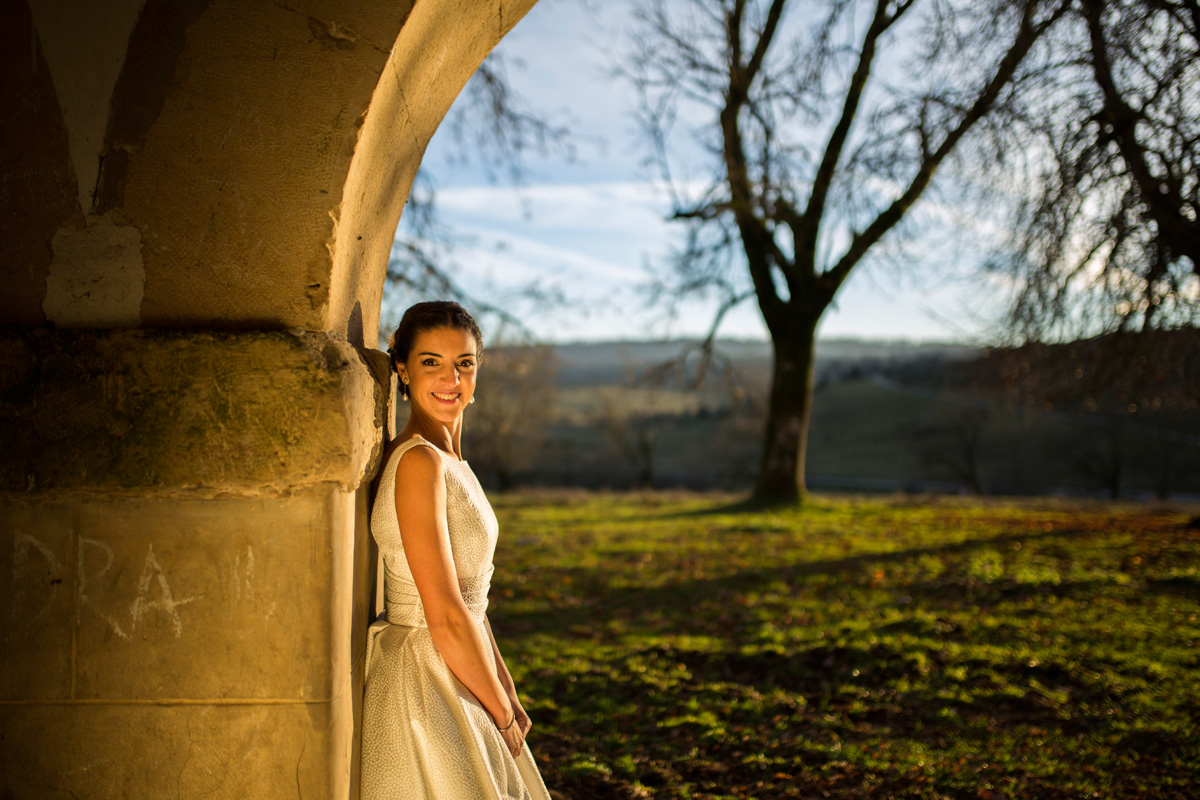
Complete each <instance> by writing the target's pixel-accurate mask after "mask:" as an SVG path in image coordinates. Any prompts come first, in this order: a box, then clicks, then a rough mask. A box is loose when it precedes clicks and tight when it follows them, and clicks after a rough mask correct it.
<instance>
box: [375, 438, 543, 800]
mask: <svg viewBox="0 0 1200 800" xmlns="http://www.w3.org/2000/svg"><path fill="white" fill-rule="evenodd" d="M419 446H426V447H430V448H432V449H433V450H434V451H435V452H436V453H438V455H439V456H440V457H441V459H442V461H443V463H444V465H445V475H446V521H447V524H448V527H449V531H450V547H451V550H452V551H453V555H454V567H455V570H456V571H457V573H458V580H459V587H460V589H461V590H462V595H463V599H464V600H465V601H466V604H467V608H468V609H469V610H470V612H471V616H472V617H474V619H475V620H476V622H477V624H478V625H479V627H480V629H481V631H482V635H483V640H484V641H485V642H487V641H489V640H488V636H487V630H486V629H485V628H484V627H483V626H484V612H485V611H486V610H487V604H488V599H487V596H488V587H489V585H490V583H491V577H492V554H493V553H494V552H495V549H496V536H497V533H498V532H499V526H498V525H497V523H496V515H495V514H494V513H493V512H492V507H491V505H490V504H489V503H488V501H487V497H485V496H484V494H483V489H482V487H480V485H479V481H478V480H477V479H476V478H475V474H474V473H473V472H471V468H470V467H469V466H468V465H467V462H465V461H459V460H457V459H454V458H452V457H450V456H447V455H446V454H445V453H443V452H442V451H441V450H438V449H437V448H436V447H434V446H433V445H432V444H430V443H429V442H428V441H426V440H425V439H422V438H421V437H419V436H417V437H413V438H412V439H409V440H407V441H405V442H403V443H402V444H400V445H399V446H397V447H396V449H395V450H394V451H393V452H392V454H391V456H390V457H389V458H388V461H387V463H386V464H385V465H384V470H383V477H382V478H381V479H380V481H379V489H378V493H377V495H376V498H375V507H374V509H373V511H372V514H371V534H372V535H373V536H374V537H375V541H376V542H378V544H379V550H380V552H381V553H382V554H383V564H384V571H385V576H384V592H385V598H386V605H387V617H386V619H383V618H381V619H380V620H379V621H377V622H375V623H374V624H373V625H371V627H370V630H369V631H368V633H367V663H366V685H365V689H364V694H363V711H362V777H361V783H360V793H361V795H360V796H361V798H362V800H476V798H478V800H549V798H550V796H549V794H548V793H547V791H546V786H545V784H544V783H543V782H542V778H541V775H540V774H539V773H538V768H537V764H536V763H535V762H534V760H533V756H532V755H531V754H530V752H529V747H528V745H526V746H525V747H524V748H522V750H521V755H520V756H518V757H517V758H516V759H514V758H513V757H512V755H511V754H510V753H509V752H508V747H507V746H506V745H505V744H504V739H503V737H501V735H500V732H499V731H497V730H496V726H495V724H494V723H493V722H492V718H491V716H490V715H489V714H488V713H487V711H485V710H484V708H483V706H482V705H480V703H479V701H478V700H476V699H475V696H474V695H472V694H471V692H470V691H469V690H468V689H467V688H466V687H465V686H464V685H463V684H462V683H461V682H459V680H458V679H457V678H455V677H454V674H453V673H452V672H451V671H450V668H449V667H448V666H446V662H445V661H444V660H443V659H442V656H441V653H439V652H438V649H437V647H435V646H434V643H433V638H432V637H431V636H430V633H429V629H428V628H427V627H426V625H425V612H424V609H423V608H422V606H421V598H420V595H419V594H418V593H417V587H416V584H414V583H413V578H412V572H411V571H410V570H409V567H408V561H407V559H405V557H404V545H403V542H402V541H401V539H400V526H399V523H398V522H397V521H396V506H395V484H396V465H397V464H399V463H400V457H401V456H403V455H404V454H405V453H406V452H408V450H409V449H411V448H413V447H419Z"/></svg>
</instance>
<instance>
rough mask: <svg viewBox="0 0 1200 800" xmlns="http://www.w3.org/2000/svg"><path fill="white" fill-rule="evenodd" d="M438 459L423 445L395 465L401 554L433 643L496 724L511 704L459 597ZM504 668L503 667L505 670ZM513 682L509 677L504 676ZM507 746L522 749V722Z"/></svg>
mask: <svg viewBox="0 0 1200 800" xmlns="http://www.w3.org/2000/svg"><path fill="white" fill-rule="evenodd" d="M444 469H445V467H444V465H443V464H442V460H441V458H440V457H439V456H438V454H437V453H434V452H432V451H431V450H429V449H428V448H427V447H425V446H423V445H422V446H418V447H414V448H412V449H410V450H409V451H408V452H407V453H405V454H404V455H402V456H401V457H400V463H399V464H398V465H397V466H396V518H397V520H398V521H399V523H400V538H401V541H402V542H403V543H404V554H405V556H406V557H407V558H408V566H409V569H411V570H412V575H413V581H414V582H415V583H416V584H417V591H418V592H419V593H420V595H421V604H422V605H423V606H424V607H425V621H426V624H427V625H428V626H429V634H430V636H432V637H433V643H434V645H435V646H436V647H437V649H438V652H439V653H441V655H442V658H443V659H445V661H446V665H447V666H449V667H450V670H451V671H452V672H453V673H454V675H455V677H457V678H458V679H459V681H461V682H462V683H463V685H464V686H466V687H467V689H469V690H470V692H471V694H473V695H475V698H476V699H477V700H479V702H480V703H481V704H482V705H483V707H484V708H485V709H486V710H487V712H488V714H490V715H491V717H492V720H493V721H494V722H495V723H496V727H497V728H503V727H504V726H506V725H508V724H509V723H510V721H512V720H513V719H514V718H515V709H514V708H513V704H512V701H511V700H510V699H509V696H508V691H507V690H506V689H505V686H504V684H503V683H502V682H501V679H500V676H499V673H498V672H497V669H496V659H495V656H494V652H493V650H492V648H491V647H489V646H488V645H489V642H487V641H484V637H483V635H482V634H481V632H480V631H479V628H478V626H477V625H476V623H475V620H473V619H472V618H471V614H470V612H469V611H468V610H467V605H466V603H465V602H463V598H462V593H461V592H460V590H459V586H458V574H457V572H456V570H455V568H454V557H453V554H452V551H451V549H450V531H449V528H448V527H447V524H446V482H445V478H444V475H443V470H444ZM506 672H507V671H506ZM508 680H509V682H510V683H511V681H512V679H511V677H510V678H508ZM504 739H505V742H506V743H507V744H508V748H509V751H510V752H512V754H513V755H514V756H515V755H517V753H519V752H520V749H521V742H522V741H523V739H524V735H523V734H522V733H521V732H520V725H512V726H511V727H510V728H509V729H508V730H507V731H505V732H504Z"/></svg>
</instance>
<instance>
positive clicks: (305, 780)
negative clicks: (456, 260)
mask: <svg viewBox="0 0 1200 800" xmlns="http://www.w3.org/2000/svg"><path fill="white" fill-rule="evenodd" d="M533 2H535V0H513V1H512V2H502V0H490V1H488V2H467V1H466V0H399V1H397V0H275V1H274V2H267V1H266V0H255V1H252V0H112V2H107V3H90V2H87V0H0V73H2V76H0V107H3V108H4V109H5V110H6V112H11V116H10V117H9V122H8V123H6V127H5V129H4V130H3V132H2V133H0V244H2V247H3V250H2V254H0V275H2V276H3V278H4V281H5V283H6V284H7V287H6V288H7V291H3V292H0V450H3V452H4V453H5V458H4V460H3V461H2V462H0V607H3V608H5V609H7V613H9V614H10V616H11V617H12V619H13V620H18V621H19V620H24V621H26V622H28V621H29V620H34V621H36V624H33V623H30V624H22V625H15V626H8V627H6V628H5V632H4V633H3V634H2V636H3V637H4V644H3V647H2V648H0V649H2V650H3V651H4V656H3V658H2V659H0V705H3V706H4V709H3V714H0V737H2V738H3V741H5V742H6V743H7V744H6V746H5V748H3V753H2V754H0V759H2V761H3V764H2V765H0V775H2V776H3V778H2V779H0V783H2V784H3V785H2V786H0V790H2V791H0V793H3V794H4V795H5V796H6V797H7V796H10V795H11V796H13V797H24V796H32V795H33V794H36V793H37V792H39V791H44V788H43V789H35V788H33V787H53V788H57V789H61V790H63V791H71V792H74V793H75V794H76V795H78V796H84V795H87V796H109V795H111V796H143V795H152V794H158V793H161V792H162V791H163V789H164V787H165V786H167V785H169V786H170V787H172V788H171V790H172V791H180V792H184V791H192V792H201V791H203V792H210V793H211V796H216V797H219V796H230V797H235V796H263V797H267V796H293V795H297V794H305V795H313V794H315V795H319V796H333V797H346V796H352V795H353V793H354V785H353V784H354V782H353V775H354V768H353V764H354V761H355V745H354V742H355V729H356V722H355V720H356V714H357V705H356V698H357V696H358V693H359V690H360V687H361V679H362V677H361V667H362V658H361V656H362V652H361V650H362V643H363V634H364V629H365V622H366V619H367V617H368V612H369V608H370V607H371V606H372V604H373V600H374V598H373V596H372V593H373V587H372V585H371V576H370V573H371V569H370V566H371V562H372V559H371V556H370V546H369V536H368V534H367V530H366V520H367V511H368V508H367V505H368V502H369V499H370V492H369V484H370V481H371V478H372V476H373V475H374V473H375V471H376V469H377V465H378V457H379V453H380V451H381V446H382V443H383V439H384V437H385V436H386V428H387V420H388V418H389V417H390V414H391V405H390V404H391V387H390V380H389V378H388V376H387V372H386V368H385V366H384V363H383V358H382V354H380V353H378V352H376V351H373V350H372V348H371V345H373V343H374V342H375V338H376V331H377V327H378V319H379V304H380V296H381V290H382V285H383V279H384V273H385V270H386V265H387V259H388V256H389V253H390V247H391V240H392V237H393V235H394V232H395V229H396V225H397V222H398V220H399V217H400V212H401V209H402V208H403V205H404V201H405V199H406V197H407V193H408V190H409V188H410V185H411V182H412V179H413V176H414V175H415V172H416V169H417V166H418V165H419V163H420V160H421V156H422V155H423V153H424V150H425V147H426V145H427V144H428V142H429V140H430V138H431V137H432V135H433V133H434V131H435V130H436V128H437V126H438V124H439V123H440V122H441V120H442V118H443V117H444V115H445V114H446V112H447V110H448V108H449V107H450V104H451V103H452V102H453V100H454V98H455V96H456V95H457V94H458V92H459V91H460V89H461V88H462V86H463V84H464V83H465V82H466V80H467V79H468V78H469V77H470V75H471V74H472V73H473V72H474V70H475V69H476V68H477V67H478V65H479V63H480V62H481V61H482V59H483V58H484V57H485V56H486V55H487V53H488V52H489V51H490V50H491V48H492V47H494V46H495V45H496V44H497V43H498V42H499V40H500V39H501V38H502V37H503V36H504V35H505V34H506V33H507V32H508V30H509V29H510V28H511V27H512V26H513V25H515V24H516V22H517V21H518V20H519V19H520V18H521V16H523V15H524V13H525V12H526V11H527V10H528V9H529V7H531V6H532V5H533ZM97 730H104V731H106V732H107V734H108V735H107V736H96V735H95V733H94V732H95V731H97ZM131 744H135V745H136V746H131ZM98 787H99V789H98Z"/></svg>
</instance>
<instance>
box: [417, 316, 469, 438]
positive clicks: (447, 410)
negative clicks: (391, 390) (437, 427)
mask: <svg viewBox="0 0 1200 800" xmlns="http://www.w3.org/2000/svg"><path fill="white" fill-rule="evenodd" d="M475 347H476V346H475V337H474V336H472V335H471V332H470V331H464V330H460V329H458V328H434V329H432V330H428V331H422V332H421V333H419V334H417V337H416V340H415V341H414V342H413V348H412V351H411V352H410V353H409V354H408V360H407V361H405V363H403V364H400V365H399V366H398V371H399V373H400V379H401V380H404V379H407V380H408V397H409V400H410V401H411V402H412V404H413V406H414V407H415V408H416V409H420V410H421V411H422V412H423V413H424V414H426V415H428V416H430V417H433V418H434V419H436V420H438V421H439V422H445V423H450V422H453V421H454V420H455V419H457V418H458V417H459V416H461V415H462V412H463V409H465V408H466V407H467V403H470V402H471V398H472V397H473V396H474V395H475V376H476V374H477V373H478V371H479V356H478V355H477V353H476V349H475Z"/></svg>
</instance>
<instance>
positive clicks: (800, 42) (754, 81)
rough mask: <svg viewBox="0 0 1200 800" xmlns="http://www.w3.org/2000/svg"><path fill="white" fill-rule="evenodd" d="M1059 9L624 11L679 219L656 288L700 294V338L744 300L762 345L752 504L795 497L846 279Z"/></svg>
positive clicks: (813, 5)
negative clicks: (632, 19) (709, 301)
mask: <svg viewBox="0 0 1200 800" xmlns="http://www.w3.org/2000/svg"><path fill="white" fill-rule="evenodd" d="M1069 2H1070V0H1020V1H1019V2H1000V1H999V0H962V2H955V1H954V0H826V1H825V2H808V3H805V2H802V0H791V2H789V0H719V1H718V0H690V2H673V3H669V4H668V3H666V2H663V1H662V0H648V2H647V4H646V5H644V6H643V7H642V8H641V9H640V11H639V13H638V17H637V23H638V30H637V34H636V36H635V44H634V52H633V53H632V57H631V63H632V66H631V67H630V68H629V69H628V71H627V75H628V77H629V78H630V79H631V81H632V82H633V85H634V86H635V87H636V89H637V90H638V95H639V98H640V101H639V116H640V121H641V123H642V127H643V130H644V132H645V134H646V137H647V140H648V141H649V143H650V145H651V148H652V152H653V162H654V163H655V164H656V165H657V167H658V168H660V169H661V170H662V174H663V176H664V178H665V179H666V180H667V182H668V183H669V184H671V185H672V186H673V187H674V191H675V213H674V217H675V218H676V219H678V220H680V221H682V222H683V223H684V224H686V226H687V240H686V245H685V246H684V248H683V249H682V251H681V252H680V253H679V257H678V258H677V259H675V261H674V272H673V275H672V277H671V278H669V279H668V282H669V283H670V284H671V285H670V289H671V291H673V292H675V293H676V294H677V295H678V294H694V293H701V294H707V295H709V296H710V297H711V296H715V297H716V298H717V299H718V301H719V308H718V311H717V314H716V318H715V321H714V324H713V332H714V333H715V331H716V328H717V327H718V326H719V325H720V323H721V320H722V318H723V317H724V315H725V313H726V312H727V311H728V310H729V309H730V308H732V307H734V306H736V305H737V304H739V303H741V302H744V301H746V300H749V299H751V298H755V299H756V300H757V302H758V307H759V309H760V311H761V312H762V315H763V319H764V321H765V322H766V326H767V329H768V331H769V332H770V335H771V339H772V342H773V345H774V364H773V380H772V389H771V395H770V401H769V408H768V414H767V422H766V430H765V438H764V447H763V455H762V461H761V465H760V469H759V475H758V480H757V483H756V486H755V496H756V498H758V499H761V500H768V501H787V502H797V501H800V500H802V499H803V497H804V495H805V478H804V475H805V473H804V469H805V464H804V462H805V452H806V446H807V441H808V426H809V418H810V408H811V404H812V391H813V362H814V352H813V348H814V344H815V333H816V327H817V323H818V322H819V321H820V319H821V316H822V315H823V314H824V312H825V310H826V309H827V308H828V307H829V306H830V304H831V303H833V301H834V298H835V297H836V295H837V293H838V290H839V289H840V288H841V287H842V286H843V285H844V283H845V281H846V279H847V277H848V276H849V275H850V273H851V272H852V271H853V270H854V269H855V268H857V267H859V266H860V265H862V264H863V263H865V262H867V261H868V260H870V259H871V258H872V257H874V256H878V255H880V254H881V253H882V252H884V251H885V248H886V247H887V245H888V244H889V242H894V241H897V240H898V238H899V236H900V235H901V234H902V233H903V232H904V227H905V226H903V225H902V223H903V222H905V220H906V219H907V218H909V217H910V216H911V214H910V212H911V211H912V210H913V208H914V206H916V205H917V203H918V201H919V200H920V199H921V197H922V195H924V193H925V192H926V190H927V189H928V188H929V187H930V185H931V183H932V182H933V179H934V176H935V174H936V173H937V172H938V171H939V169H941V168H942V167H943V165H944V164H945V163H946V162H947V161H948V160H950V159H951V158H952V156H953V155H954V154H955V152H956V150H957V149H958V148H959V147H960V145H961V144H962V143H963V141H964V140H965V139H966V138H967V137H968V134H970V133H971V132H972V131H973V129H975V128H976V127H977V126H979V125H980V124H981V123H982V122H985V121H987V120H989V119H990V118H992V117H993V116H994V115H995V114H996V112H997V110H998V109H1002V108H1005V107H1006V106H1007V104H1008V103H1009V101H1010V97H1011V95H1012V93H1013V92H1014V91H1015V88H1014V87H1015V86H1017V85H1018V84H1020V83H1021V81H1022V79H1023V75H1024V72H1023V70H1026V67H1025V64H1026V62H1027V60H1029V61H1034V60H1036V59H1032V58H1031V55H1039V54H1040V55H1042V56H1043V58H1044V57H1045V53H1044V49H1042V50H1039V43H1040V42H1041V40H1042V38H1043V36H1044V35H1045V33H1046V32H1047V31H1048V30H1049V29H1050V28H1051V27H1052V26H1053V25H1054V24H1055V23H1056V22H1057V21H1058V20H1059V19H1060V18H1061V17H1062V15H1063V14H1064V13H1065V12H1066V9H1067V6H1068V4H1069ZM806 12H807V13H806ZM881 65H884V66H885V67H886V75H881V74H880V72H881ZM680 119H687V120H688V122H689V124H692V123H693V122H695V124H696V126H697V127H695V128H694V129H693V130H692V133H693V137H692V141H691V144H692V146H693V150H691V151H686V152H696V150H695V148H696V147H698V149H699V153H700V157H701V158H703V159H706V161H705V163H707V164H708V166H709V169H710V171H709V173H708V175H707V178H705V179H704V180H702V181H701V182H700V183H701V184H702V188H700V189H699V190H698V191H688V189H689V187H692V186H695V184H696V182H695V180H694V179H692V177H691V176H690V175H685V176H683V178H684V179H683V180H674V176H675V172H676V170H675V169H674V167H675V166H676V165H677V164H678V162H679V161H680V160H681V154H682V153H684V152H685V149H684V147H683V146H682V145H681V144H680V142H679V138H680V136H679V135H678V134H677V133H676V130H675V129H676V125H677V123H678V122H679V121H680ZM684 135H685V136H686V133H685V134H684ZM710 340H711V336H710Z"/></svg>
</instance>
